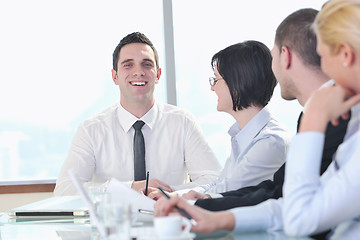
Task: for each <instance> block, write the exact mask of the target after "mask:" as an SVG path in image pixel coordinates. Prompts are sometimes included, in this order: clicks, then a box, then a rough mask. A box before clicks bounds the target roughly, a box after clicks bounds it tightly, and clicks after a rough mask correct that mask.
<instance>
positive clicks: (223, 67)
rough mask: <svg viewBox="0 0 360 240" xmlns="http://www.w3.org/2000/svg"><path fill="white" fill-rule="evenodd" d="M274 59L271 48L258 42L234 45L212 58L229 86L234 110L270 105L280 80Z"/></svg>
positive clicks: (213, 63) (212, 63) (212, 64)
mask: <svg viewBox="0 0 360 240" xmlns="http://www.w3.org/2000/svg"><path fill="white" fill-rule="evenodd" d="M271 61H272V57H271V53H270V50H269V48H268V47H266V46H265V45H264V44H263V43H261V42H257V41H245V42H241V43H237V44H234V45H231V46H229V47H227V48H225V49H223V50H221V51H220V52H218V53H216V54H215V55H214V56H213V57H212V60H211V66H212V67H213V69H214V68H215V66H216V67H217V69H218V72H219V74H220V75H221V77H222V78H223V79H224V80H225V82H226V84H227V85H228V87H229V91H230V94H231V98H232V101H233V110H234V111H237V110H242V109H244V108H247V107H249V106H258V107H264V106H266V105H267V104H268V102H269V101H270V99H271V97H272V94H273V92H274V88H275V86H276V83H277V81H276V79H275V76H274V74H273V72H272V69H271Z"/></svg>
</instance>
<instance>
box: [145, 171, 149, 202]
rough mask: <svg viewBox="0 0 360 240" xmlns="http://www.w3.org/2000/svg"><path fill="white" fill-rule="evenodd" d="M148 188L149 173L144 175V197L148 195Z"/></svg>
mask: <svg viewBox="0 0 360 240" xmlns="http://www.w3.org/2000/svg"><path fill="white" fill-rule="evenodd" d="M148 187H149V171H148V172H147V173H146V185H145V196H147V195H148Z"/></svg>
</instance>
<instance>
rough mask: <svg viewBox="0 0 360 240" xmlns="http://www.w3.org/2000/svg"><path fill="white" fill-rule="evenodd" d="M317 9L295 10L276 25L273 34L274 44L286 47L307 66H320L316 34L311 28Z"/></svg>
mask: <svg viewBox="0 0 360 240" xmlns="http://www.w3.org/2000/svg"><path fill="white" fill-rule="evenodd" d="M317 14H318V11H317V10H315V9H312V8H304V9H300V10H297V11H295V12H294V13H292V14H290V15H289V16H288V17H286V18H285V19H284V20H283V21H282V22H281V23H280V25H279V26H278V28H277V30H276V35H275V44H276V45H277V46H278V48H279V50H280V51H281V47H283V46H285V47H288V48H289V49H290V50H293V51H295V52H296V53H297V55H298V56H299V57H300V58H301V59H302V61H303V63H304V64H305V65H307V66H309V67H315V68H320V57H319V55H318V54H317V52H316V35H315V32H314V31H313V29H312V24H313V22H314V20H315V17H316V15H317Z"/></svg>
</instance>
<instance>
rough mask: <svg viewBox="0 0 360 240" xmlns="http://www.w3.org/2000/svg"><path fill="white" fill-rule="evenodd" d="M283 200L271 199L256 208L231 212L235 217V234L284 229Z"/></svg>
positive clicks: (251, 207)
mask: <svg viewBox="0 0 360 240" xmlns="http://www.w3.org/2000/svg"><path fill="white" fill-rule="evenodd" d="M282 204H283V200H282V199H281V198H280V199H269V200H267V201H265V202H262V203H260V204H258V205H255V206H249V207H239V208H233V209H231V210H229V211H230V212H232V213H233V214H234V216H235V228H234V232H251V231H277V230H281V229H282V227H283V224H282V223H283V221H282Z"/></svg>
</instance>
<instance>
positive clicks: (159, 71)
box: [155, 68, 161, 84]
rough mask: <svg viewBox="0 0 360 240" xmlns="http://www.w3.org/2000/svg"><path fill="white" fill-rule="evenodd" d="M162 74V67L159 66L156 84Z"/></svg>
mask: <svg viewBox="0 0 360 240" xmlns="http://www.w3.org/2000/svg"><path fill="white" fill-rule="evenodd" d="M160 76H161V68H158V69H157V73H156V80H155V83H156V84H157V83H158V82H159V80H160Z"/></svg>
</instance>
